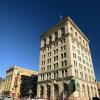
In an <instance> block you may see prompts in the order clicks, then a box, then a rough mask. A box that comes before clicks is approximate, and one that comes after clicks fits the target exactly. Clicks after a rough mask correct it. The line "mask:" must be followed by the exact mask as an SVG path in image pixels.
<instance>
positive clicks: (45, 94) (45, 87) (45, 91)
mask: <svg viewBox="0 0 100 100" xmlns="http://www.w3.org/2000/svg"><path fill="white" fill-rule="evenodd" d="M43 86H44V99H45V100H47V85H46V84H44V85H43Z"/></svg>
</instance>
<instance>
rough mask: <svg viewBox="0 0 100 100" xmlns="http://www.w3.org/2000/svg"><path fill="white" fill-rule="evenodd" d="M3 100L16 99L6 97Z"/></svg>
mask: <svg viewBox="0 0 100 100" xmlns="http://www.w3.org/2000/svg"><path fill="white" fill-rule="evenodd" d="M3 100H14V98H13V97H10V96H8V97H4V99H3Z"/></svg>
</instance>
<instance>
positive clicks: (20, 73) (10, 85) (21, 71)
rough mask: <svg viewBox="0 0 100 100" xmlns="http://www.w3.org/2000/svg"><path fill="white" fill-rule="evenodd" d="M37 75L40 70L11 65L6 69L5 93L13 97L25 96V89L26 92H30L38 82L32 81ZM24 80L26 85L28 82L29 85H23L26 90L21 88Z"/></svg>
mask: <svg viewBox="0 0 100 100" xmlns="http://www.w3.org/2000/svg"><path fill="white" fill-rule="evenodd" d="M36 75H38V72H36V71H32V70H28V69H25V68H21V67H17V66H16V65H14V66H12V67H10V68H9V69H7V71H6V78H5V87H4V92H3V94H4V95H8V96H12V97H20V96H23V94H21V92H22V93H23V91H24V92H25V91H27V93H26V94H28V91H30V89H31V90H32V84H34V83H35V82H36V81H34V82H33V81H32V79H33V78H35V77H34V76H36ZM32 77H33V78H32ZM27 79H28V80H27ZM27 81H28V82H27ZM23 82H24V84H25V85H26V83H28V84H27V86H23V89H24V90H21V89H22V85H23ZM29 85H30V86H29ZM24 94H25V93H24Z"/></svg>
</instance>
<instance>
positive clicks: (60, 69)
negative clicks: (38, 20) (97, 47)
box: [38, 17, 98, 100]
mask: <svg viewBox="0 0 100 100" xmlns="http://www.w3.org/2000/svg"><path fill="white" fill-rule="evenodd" d="M95 95H97V96H98V92H97V85H96V82H95V74H94V69H93V63H92V58H91V52H90V49H89V39H88V38H87V37H86V36H85V34H84V33H83V32H82V31H81V30H80V29H79V28H78V27H77V26H76V24H75V23H74V22H73V21H72V20H71V19H70V18H69V17H66V18H63V19H62V20H61V21H60V22H59V23H58V24H56V25H55V26H53V27H52V28H51V29H49V30H48V31H47V32H45V33H44V34H43V35H42V36H41V47H40V72H39V76H38V97H41V98H48V100H56V99H57V98H62V97H63V98H67V99H68V98H69V100H70V99H71V100H90V99H92V97H94V96H95Z"/></svg>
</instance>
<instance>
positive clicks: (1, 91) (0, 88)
mask: <svg viewBox="0 0 100 100" xmlns="http://www.w3.org/2000/svg"><path fill="white" fill-rule="evenodd" d="M4 87H5V79H2V80H1V82H0V95H2V94H3V91H4Z"/></svg>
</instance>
